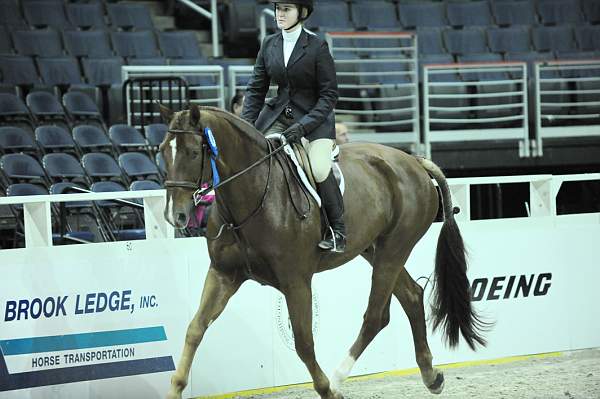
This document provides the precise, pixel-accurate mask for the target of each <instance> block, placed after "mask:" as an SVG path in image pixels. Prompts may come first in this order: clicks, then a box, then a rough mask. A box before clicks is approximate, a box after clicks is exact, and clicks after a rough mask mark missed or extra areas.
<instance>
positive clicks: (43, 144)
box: [35, 125, 77, 154]
mask: <svg viewBox="0 0 600 399" xmlns="http://www.w3.org/2000/svg"><path fill="white" fill-rule="evenodd" d="M35 140H36V141H37V142H38V144H39V146H40V148H41V149H42V151H43V152H44V153H49V152H65V153H71V154H77V145H76V144H75V141H74V140H73V137H72V136H71V134H70V133H69V132H68V131H67V130H65V129H63V128H62V127H60V126H52V125H50V126H38V127H37V128H36V129H35Z"/></svg>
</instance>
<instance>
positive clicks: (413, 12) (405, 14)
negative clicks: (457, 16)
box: [398, 2, 448, 29]
mask: <svg viewBox="0 0 600 399" xmlns="http://www.w3.org/2000/svg"><path fill="white" fill-rule="evenodd" d="M398 15H399V16H400V23H401V24H402V26H403V27H404V28H406V29H415V28H424V27H436V28H442V27H445V26H447V25H448V21H447V20H446V8H445V4H444V3H442V2H415V3H399V4H398Z"/></svg>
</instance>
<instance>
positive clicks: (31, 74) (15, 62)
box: [0, 55, 41, 86]
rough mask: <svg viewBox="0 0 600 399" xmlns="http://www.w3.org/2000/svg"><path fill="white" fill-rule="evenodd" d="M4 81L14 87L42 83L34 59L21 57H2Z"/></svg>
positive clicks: (1, 67) (0, 63)
mask: <svg viewBox="0 0 600 399" xmlns="http://www.w3.org/2000/svg"><path fill="white" fill-rule="evenodd" d="M0 73H1V74H2V81H3V82H4V83H6V84H9V85H14V86H32V85H39V84H40V83H41V81H40V77H39V76H38V73H37V69H36V67H35V64H34V63H33V58H31V57H26V56H21V55H1V56H0Z"/></svg>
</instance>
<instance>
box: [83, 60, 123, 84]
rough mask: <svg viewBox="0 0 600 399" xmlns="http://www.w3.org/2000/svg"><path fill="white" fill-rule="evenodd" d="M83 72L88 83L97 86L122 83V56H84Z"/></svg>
mask: <svg viewBox="0 0 600 399" xmlns="http://www.w3.org/2000/svg"><path fill="white" fill-rule="evenodd" d="M82 64H83V74H84V75H85V78H86V79H87V81H88V83H90V84H92V85H95V86H111V85H120V84H121V67H122V66H123V65H124V62H123V58H121V57H105V58H84V59H83V60H82Z"/></svg>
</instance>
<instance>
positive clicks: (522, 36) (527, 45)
mask: <svg viewBox="0 0 600 399" xmlns="http://www.w3.org/2000/svg"><path fill="white" fill-rule="evenodd" d="M487 37H488V45H489V47H490V50H491V51H493V52H495V53H509V52H512V53H516V52H527V51H531V37H530V34H529V28H528V27H526V26H513V27H509V28H489V29H488V30H487Z"/></svg>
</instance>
